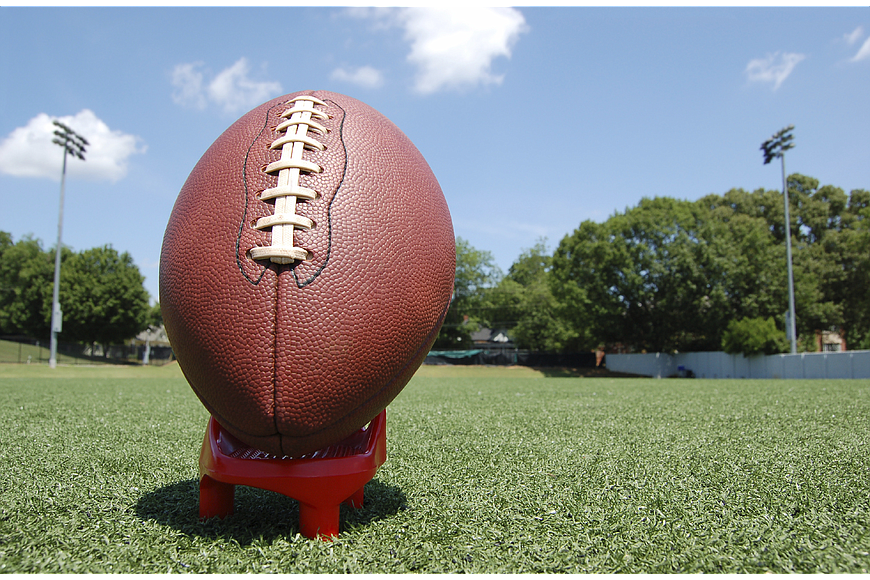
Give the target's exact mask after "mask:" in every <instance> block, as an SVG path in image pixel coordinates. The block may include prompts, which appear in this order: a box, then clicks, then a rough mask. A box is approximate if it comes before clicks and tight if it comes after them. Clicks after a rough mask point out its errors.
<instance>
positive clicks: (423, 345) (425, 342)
mask: <svg viewBox="0 0 870 580" xmlns="http://www.w3.org/2000/svg"><path fill="white" fill-rule="evenodd" d="M451 295H452V293H451ZM449 309H450V300H447V305H446V306H445V307H444V310H443V311H442V312H441V315H440V316H439V317H438V321H437V322H436V323H435V325H434V326H433V327H432V330H430V331H429V333H428V334H427V335H426V337H425V338H424V339H423V341H422V342H421V344H420V346H419V347H417V349H416V350H414V353H413V354H412V355H411V357H409V358H408V359H407V360H406V362H405V364H404V365H402V367H401V368H400V369H399V370H398V371H397V372H396V373H395V374H394V375H393V376H392V378H391V379H390V380H389V381H388V382H387V383H386V384H385V385H384V386H383V387H381V388H380V389H378V390H377V392H375V393H374V394H372V395H371V396H370V397H369V398H368V399H366V400H365V401H363V402H362V403H360V404H359V405H357V406H356V407H354V409H353V410H351V412H349V413H347V414H345V415H344V416H342V417H341V418H340V419H338V420H336V421H333V422H332V423H330V424H328V425H324V426H323V427H321V428H320V429H318V430H317V431H312V432H311V433H307V434H305V435H300V436H296V437H293V436H290V435H285V434H283V433H280V432H279V433H277V435H278V442H279V445H280V447H281V452H282V453H283V452H284V439H285V438H286V439H288V440H289V441H293V440H299V439H305V438H308V437H314V436H316V435H318V434H319V433H322V432H323V431H326V430H328V429H330V428H331V427H334V426H335V425H336V424H337V423H339V422H341V421H343V420H345V419H346V418H347V417H348V416H350V415H352V414H353V413H354V412H356V411H357V410H358V409H360V408H361V407H365V406H366V404H367V403H368V402H369V401H371V400H372V399H374V398H376V397H378V395H380V394H381V393H382V392H384V390H385V389H387V388H388V387H390V386H392V384H393V383H394V382H396V379H398V378H399V377H400V376H402V375H403V374H404V372H405V371H406V370H407V369H408V367H409V366H410V365H411V364H412V362H413V361H415V360H416V359H417V357H418V356H420V352H421V351H422V350H423V349H424V348H427V349H428V348H431V342H432V341H433V340H434V335H437V334H438V331H440V330H441V325H442V324H443V323H444V318H445V317H446V316H447V311H448V310H449ZM426 345H429V346H428V347H427V346H426ZM418 366H419V365H418ZM388 405H389V403H388ZM276 411H277V409H276ZM275 417H276V428H277V412H276V413H275Z"/></svg>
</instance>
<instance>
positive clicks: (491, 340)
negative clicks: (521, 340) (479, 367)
mask: <svg viewBox="0 0 870 580" xmlns="http://www.w3.org/2000/svg"><path fill="white" fill-rule="evenodd" d="M471 340H473V341H474V345H475V346H506V347H512V346H514V343H513V341H512V340H511V339H510V337H508V335H507V331H506V330H504V329H497V330H493V329H491V328H481V329H480V330H478V331H477V332H472V333H471Z"/></svg>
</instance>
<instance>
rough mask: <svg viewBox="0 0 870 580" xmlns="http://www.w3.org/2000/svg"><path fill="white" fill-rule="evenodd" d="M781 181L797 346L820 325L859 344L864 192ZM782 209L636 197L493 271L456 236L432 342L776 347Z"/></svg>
mask: <svg viewBox="0 0 870 580" xmlns="http://www.w3.org/2000/svg"><path fill="white" fill-rule="evenodd" d="M787 184H788V189H789V198H790V205H789V213H790V221H791V232H792V246H793V264H794V282H795V308H796V317H795V318H796V321H797V334H798V337H799V345H800V348H801V349H802V350H812V349H813V345H814V342H815V340H814V339H815V333H816V332H817V331H826V330H836V331H838V332H839V333H840V335H841V336H843V337H844V338H845V339H846V341H847V346H848V347H849V348H851V349H857V348H870V192H868V191H866V190H863V189H857V190H852V191H851V192H850V193H849V194H848V195H847V194H846V193H845V192H844V191H843V190H842V189H840V188H837V187H834V186H831V185H825V186H822V187H820V186H819V181H818V180H817V179H814V178H812V177H807V176H804V175H800V174H792V175H790V176H789V177H788V179H787ZM784 214H785V212H784V204H783V197H782V193H781V192H779V191H771V190H763V189H759V190H756V191H753V192H747V191H744V190H742V189H732V190H731V191H728V192H727V193H725V194H724V195H718V194H710V195H707V196H705V197H703V198H701V199H699V200H697V201H684V200H677V199H672V198H668V197H655V198H644V199H642V200H641V201H640V203H639V204H638V205H637V206H635V207H633V208H627V209H626V210H625V211H624V212H617V213H615V214H614V215H612V216H611V217H610V218H608V219H607V220H606V221H604V222H602V223H596V222H593V221H590V220H587V221H584V222H582V223H581V224H580V226H579V227H578V228H577V229H576V230H574V232H573V233H571V234H569V235H566V236H565V237H564V238H563V239H562V240H561V241H560V243H559V245H558V247H556V248H555V250H554V251H553V252H552V253H550V252H549V251H548V249H547V246H546V242H545V241H540V242H538V243H537V244H536V245H535V246H534V247H532V248H530V249H528V250H526V251H524V252H523V253H522V254H521V255H520V256H519V258H518V259H517V260H516V261H515V262H514V263H513V264H512V265H511V267H510V269H509V271H508V272H507V274H504V275H503V274H502V272H500V270H499V268H498V267H497V266H496V265H495V263H494V261H493V259H492V255H491V254H490V253H489V252H486V251H481V250H477V249H475V248H473V247H471V246H470V245H469V244H468V242H467V241H465V240H463V239H461V238H458V239H457V269H456V287H455V292H454V299H453V302H452V304H451V308H450V311H449V312H448V316H447V320H446V321H445V325H444V328H443V329H442V332H441V333H440V335H439V337H438V340H437V342H436V348H442V349H444V348H468V347H469V346H470V345H471V342H472V341H471V336H470V335H471V333H472V332H473V331H474V330H476V329H477V328H478V327H479V326H485V327H489V328H504V329H507V330H508V334H509V336H511V338H512V339H513V340H514V342H515V344H516V345H517V346H518V347H520V348H528V349H533V350H541V351H554V352H571V351H588V350H592V349H595V348H605V349H607V350H615V349H624V350H627V351H633V352H641V351H647V352H674V351H682V352H688V351H714V350H723V349H725V350H727V351H729V352H747V354H750V353H752V352H761V351H763V352H776V351H779V352H783V351H787V344H788V343H787V341H786V340H785V333H784V328H785V313H786V311H787V310H788V282H787V271H786V251H785V222H784ZM751 342H752V343H755V346H751V347H750V346H747V345H748V344H749V343H751ZM753 349H754V350H753Z"/></svg>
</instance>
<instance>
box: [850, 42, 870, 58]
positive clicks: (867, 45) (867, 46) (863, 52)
mask: <svg viewBox="0 0 870 580" xmlns="http://www.w3.org/2000/svg"><path fill="white" fill-rule="evenodd" d="M866 58H870V38H868V39H867V40H865V41H864V44H862V45H861V48H859V49H858V52H857V53H856V54H855V56H853V57H852V62H858V61H859V60H864V59H866Z"/></svg>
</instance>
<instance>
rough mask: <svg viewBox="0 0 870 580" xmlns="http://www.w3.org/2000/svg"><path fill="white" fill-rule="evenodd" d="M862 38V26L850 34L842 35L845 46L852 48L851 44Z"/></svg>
mask: <svg viewBox="0 0 870 580" xmlns="http://www.w3.org/2000/svg"><path fill="white" fill-rule="evenodd" d="M862 36H864V28H863V27H862V26H859V27H858V28H856V29H855V30H853V31H852V32H848V33H846V34H844V35H843V40H845V41H846V44H848V45H849V46H852V45H853V44H855V43H856V42H858V41H859V40H860V39H861V37H862Z"/></svg>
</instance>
